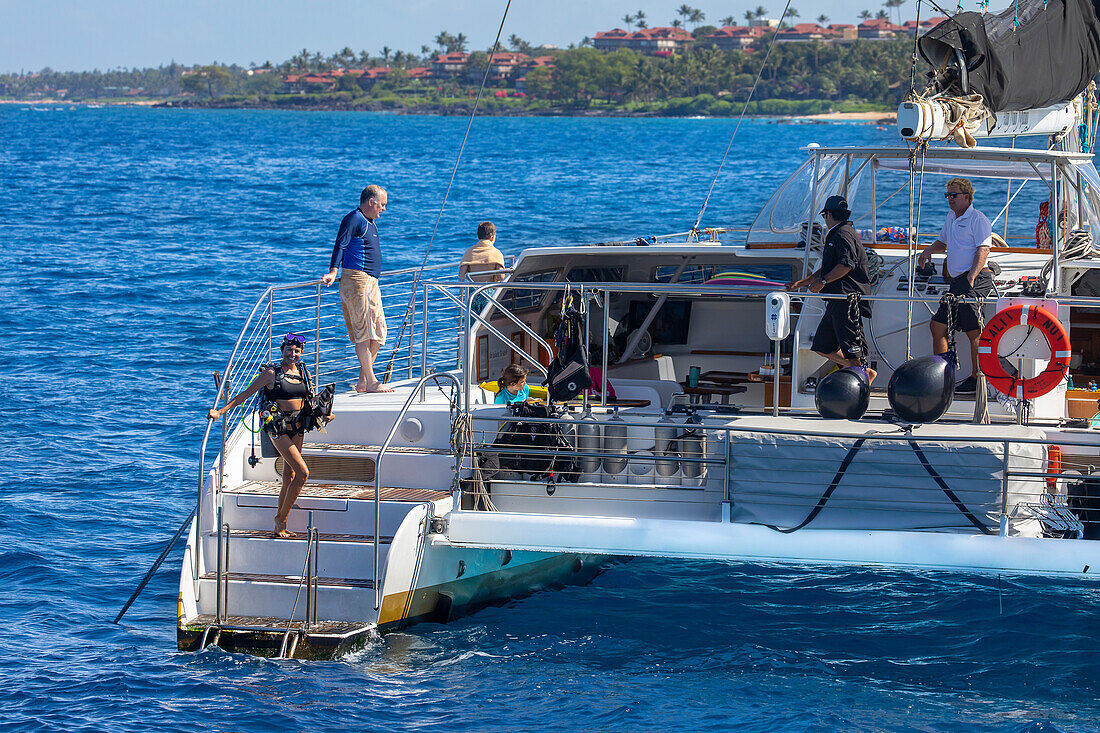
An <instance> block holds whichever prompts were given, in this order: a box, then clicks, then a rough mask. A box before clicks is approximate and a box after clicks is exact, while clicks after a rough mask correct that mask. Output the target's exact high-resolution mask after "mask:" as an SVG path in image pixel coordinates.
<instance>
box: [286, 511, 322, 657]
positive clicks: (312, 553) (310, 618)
mask: <svg viewBox="0 0 1100 733" xmlns="http://www.w3.org/2000/svg"><path fill="white" fill-rule="evenodd" d="M320 538H321V533H320V531H319V530H318V529H317V527H316V526H314V524H313V512H310V513H309V523H308V525H307V527H306V558H305V564H304V565H303V566H302V577H301V580H299V581H298V591H297V592H296V593H295V594H294V605H292V606H291V607H290V615H289V616H288V617H287V621H286V631H285V632H283V641H282V643H281V644H280V645H279V655H278V656H279V658H280V659H283V658H285V657H286V656H287V642H288V641H289V640H290V629H291V627H292V626H293V625H294V615H295V614H296V613H297V612H298V601H299V600H300V599H301V597H302V588H305V591H306V609H305V618H304V619H303V621H302V627H301V631H305V632H307V633H308V632H309V629H310V628H311V627H312V625H313V624H315V623H317V586H318V580H319V577H318V576H319V575H320V570H319V568H320V564H319V562H318V559H317V556H318V555H319V554H320V546H321V539H320ZM297 645H298V637H297V636H295V637H294V647H292V648H291V649H290V656H294V649H295V648H297Z"/></svg>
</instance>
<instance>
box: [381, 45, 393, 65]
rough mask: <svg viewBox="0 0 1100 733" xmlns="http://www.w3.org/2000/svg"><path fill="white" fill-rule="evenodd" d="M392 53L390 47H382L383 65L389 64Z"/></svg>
mask: <svg viewBox="0 0 1100 733" xmlns="http://www.w3.org/2000/svg"><path fill="white" fill-rule="evenodd" d="M391 53H393V49H392V48H390V47H389V46H383V47H382V63H383V64H389V62H390V54H391Z"/></svg>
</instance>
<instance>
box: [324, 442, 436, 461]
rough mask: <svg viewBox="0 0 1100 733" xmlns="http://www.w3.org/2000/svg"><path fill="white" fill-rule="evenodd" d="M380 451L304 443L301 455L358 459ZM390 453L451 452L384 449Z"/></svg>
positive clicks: (400, 447) (374, 447)
mask: <svg viewBox="0 0 1100 733" xmlns="http://www.w3.org/2000/svg"><path fill="white" fill-rule="evenodd" d="M380 450H382V446H380V445H357V444H352V443H305V444H303V445H302V455H316V456H337V457H345V458H346V457H359V456H362V455H363V454H364V453H366V454H368V455H374V456H376V455H378V451H380ZM391 453H396V454H406V455H427V456H449V455H451V451H450V450H449V449H447V448H427V447H424V448H422V447H420V446H416V445H391V446H390V447H389V448H387V449H386V455H389V454H391Z"/></svg>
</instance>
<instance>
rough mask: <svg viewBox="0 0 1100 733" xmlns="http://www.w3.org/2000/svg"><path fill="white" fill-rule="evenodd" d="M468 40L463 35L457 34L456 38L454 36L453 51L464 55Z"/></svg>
mask: <svg viewBox="0 0 1100 733" xmlns="http://www.w3.org/2000/svg"><path fill="white" fill-rule="evenodd" d="M468 40H469V39H468V38H466V34H465V33H459V34H458V35H457V36H455V48H454V50H455V51H459V52H460V53H466V43H467V41H468Z"/></svg>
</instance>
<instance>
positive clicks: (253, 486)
mask: <svg viewBox="0 0 1100 733" xmlns="http://www.w3.org/2000/svg"><path fill="white" fill-rule="evenodd" d="M281 490H282V484H281V483H280V482H278V481H245V482H244V483H242V484H240V485H239V486H234V487H232V488H229V489H224V490H223V491H222V493H223V494H257V495H261V496H278V495H279V492H280V491H281ZM450 495H451V492H450V490H449V489H447V490H443V489H409V488H404V487H400V486H383V487H381V488H380V489H379V498H381V499H382V501H408V502H416V503H421V502H427V501H436V500H438V499H444V498H446V497H448V496H450ZM299 498H313V499H361V500H373V499H374V485H373V484H368V483H365V482H362V483H354V484H313V483H309V482H307V483H306V485H305V486H304V487H303V488H302V493H301V494H299Z"/></svg>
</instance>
